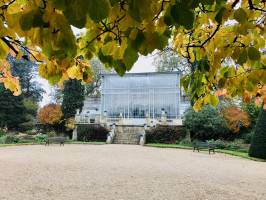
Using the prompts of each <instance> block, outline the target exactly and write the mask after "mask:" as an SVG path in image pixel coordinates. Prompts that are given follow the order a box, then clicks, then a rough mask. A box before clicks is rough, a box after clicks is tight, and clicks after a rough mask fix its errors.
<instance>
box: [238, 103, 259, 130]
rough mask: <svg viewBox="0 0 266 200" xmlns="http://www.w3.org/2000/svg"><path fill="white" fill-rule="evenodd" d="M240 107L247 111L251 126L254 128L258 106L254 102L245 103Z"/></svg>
mask: <svg viewBox="0 0 266 200" xmlns="http://www.w3.org/2000/svg"><path fill="white" fill-rule="evenodd" d="M242 107H243V110H245V111H246V112H247V113H248V116H249V119H250V125H251V128H254V127H255V125H256V123H257V119H258V116H259V107H258V106H257V105H256V104H255V103H254V102H250V103H245V104H243V105H242Z"/></svg>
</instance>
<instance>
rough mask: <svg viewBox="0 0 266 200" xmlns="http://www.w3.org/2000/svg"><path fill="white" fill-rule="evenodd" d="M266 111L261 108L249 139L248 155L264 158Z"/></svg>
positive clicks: (265, 149)
mask: <svg viewBox="0 0 266 200" xmlns="http://www.w3.org/2000/svg"><path fill="white" fill-rule="evenodd" d="M265 130H266V111H265V110H264V109H261V111H260V114H259V118H258V122H257V124H256V128H255V132H254V135H253V138H252V141H251V145H250V149H249V155H250V156H252V157H256V158H263V159H266V132H265Z"/></svg>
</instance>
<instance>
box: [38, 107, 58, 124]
mask: <svg viewBox="0 0 266 200" xmlns="http://www.w3.org/2000/svg"><path fill="white" fill-rule="evenodd" d="M62 117H63V113H62V110H61V106H60V105H58V104H48V105H46V106H44V107H42V108H41V109H40V110H39V112H38V115H37V119H38V121H39V122H40V123H41V124H44V125H56V124H59V123H60V122H61V120H62Z"/></svg>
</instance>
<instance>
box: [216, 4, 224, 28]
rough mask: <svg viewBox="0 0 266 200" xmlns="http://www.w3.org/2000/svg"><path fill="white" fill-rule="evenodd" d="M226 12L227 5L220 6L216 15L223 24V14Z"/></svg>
mask: <svg viewBox="0 0 266 200" xmlns="http://www.w3.org/2000/svg"><path fill="white" fill-rule="evenodd" d="M225 12H226V8H225V7H222V8H220V10H219V11H218V13H217V14H216V16H215V20H216V21H217V22H218V23H219V24H221V23H222V21H223V16H224V13H225Z"/></svg>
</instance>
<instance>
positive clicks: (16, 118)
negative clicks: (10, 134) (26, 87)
mask: <svg viewBox="0 0 266 200" xmlns="http://www.w3.org/2000/svg"><path fill="white" fill-rule="evenodd" d="M26 111H27V110H26V107H25V105H24V103H23V97H22V96H13V95H12V93H11V92H10V91H8V90H5V88H4V86H3V85H2V84H1V85H0V127H1V128H5V127H7V128H8V129H20V128H21V124H22V123H25V122H27V121H28V119H27V118H26Z"/></svg>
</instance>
